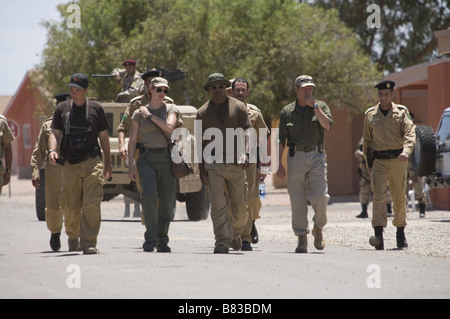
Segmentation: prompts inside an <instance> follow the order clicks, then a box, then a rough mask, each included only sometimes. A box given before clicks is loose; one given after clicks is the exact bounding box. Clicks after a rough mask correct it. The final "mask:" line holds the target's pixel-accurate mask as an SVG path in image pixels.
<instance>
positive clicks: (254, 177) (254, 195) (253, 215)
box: [231, 78, 270, 251]
mask: <svg viewBox="0 0 450 319" xmlns="http://www.w3.org/2000/svg"><path fill="white" fill-rule="evenodd" d="M249 92H250V90H249V84H248V82H247V81H246V80H245V79H242V78H237V79H235V80H234V81H233V83H232V85H231V96H233V97H235V98H236V99H238V100H239V101H241V102H243V103H244V104H245V105H246V106H247V112H248V116H249V119H250V124H251V126H252V127H253V128H254V129H255V130H256V138H257V141H256V142H257V144H256V145H254V146H255V147H254V149H250V152H254V154H255V156H256V155H257V146H259V141H260V129H261V130H266V132H267V136H268V139H269V140H268V142H267V145H268V146H269V147H270V132H269V129H268V128H267V125H266V123H265V122H264V118H263V116H262V114H261V111H260V110H259V109H258V108H257V107H256V106H254V105H252V104H249V103H247V96H248V94H249ZM267 155H269V156H270V150H267ZM268 164H270V163H264V166H267V165H268ZM259 166H260V165H259V163H253V162H250V166H249V167H248V168H247V169H246V170H245V174H246V181H247V185H248V195H247V213H248V220H247V225H246V226H245V229H244V232H243V233H242V250H243V251H251V250H253V249H252V246H251V244H250V243H252V242H253V243H255V244H256V242H257V241H256V240H253V236H252V235H251V233H252V229H254V232H256V226H255V221H256V220H257V219H259V218H261V217H260V216H259V211H260V209H261V206H262V203H261V200H260V198H259V189H258V185H259V181H260V180H262V181H264V180H265V178H266V176H267V172H260V168H259ZM255 241H256V242H255Z"/></svg>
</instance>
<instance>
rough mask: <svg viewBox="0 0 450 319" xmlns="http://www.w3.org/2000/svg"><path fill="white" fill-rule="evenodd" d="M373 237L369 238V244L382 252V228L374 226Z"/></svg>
mask: <svg viewBox="0 0 450 319" xmlns="http://www.w3.org/2000/svg"><path fill="white" fill-rule="evenodd" d="M374 229H375V236H372V237H370V239H369V244H370V245H371V246H374V247H375V249H376V250H384V241H383V226H375V227H374Z"/></svg>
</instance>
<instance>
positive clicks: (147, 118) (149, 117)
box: [145, 113, 153, 120]
mask: <svg viewBox="0 0 450 319" xmlns="http://www.w3.org/2000/svg"><path fill="white" fill-rule="evenodd" d="M152 117H153V114H152V113H150V114H149V116H147V117H146V118H145V119H146V120H150V119H151V118H152Z"/></svg>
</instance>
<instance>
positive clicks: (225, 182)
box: [204, 163, 248, 248]
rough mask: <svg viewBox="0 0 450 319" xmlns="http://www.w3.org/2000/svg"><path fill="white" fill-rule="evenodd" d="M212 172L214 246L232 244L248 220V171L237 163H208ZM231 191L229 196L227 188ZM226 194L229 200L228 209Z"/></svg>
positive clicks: (210, 185) (207, 165) (211, 192)
mask: <svg viewBox="0 0 450 319" xmlns="http://www.w3.org/2000/svg"><path fill="white" fill-rule="evenodd" d="M204 165H205V169H206V171H207V172H208V176H209V185H208V186H209V200H210V203H211V220H212V222H213V228H214V235H215V239H216V243H215V246H216V247H217V246H223V247H226V248H229V247H230V245H231V242H232V241H233V240H234V239H238V238H239V237H240V236H241V234H242V232H243V230H244V227H245V225H246V224H247V216H248V214H247V207H246V206H247V198H246V185H245V171H244V170H242V169H241V168H240V167H239V166H238V165H235V164H226V163H212V164H208V163H205V164H204ZM226 190H227V192H228V196H227V195H225V192H226ZM227 197H228V198H229V200H230V205H229V207H230V209H229V210H228V203H227Z"/></svg>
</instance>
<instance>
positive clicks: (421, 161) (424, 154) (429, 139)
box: [411, 126, 436, 176]
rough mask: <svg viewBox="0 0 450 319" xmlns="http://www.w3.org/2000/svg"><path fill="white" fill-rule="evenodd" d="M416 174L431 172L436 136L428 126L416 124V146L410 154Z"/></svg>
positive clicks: (434, 162)
mask: <svg viewBox="0 0 450 319" xmlns="http://www.w3.org/2000/svg"><path fill="white" fill-rule="evenodd" d="M411 164H412V168H413V170H414V172H415V174H416V176H429V175H431V174H433V172H434V169H435V165H436V138H435V135H434V132H433V129H432V128H431V127H430V126H416V146H415V148H414V151H413V153H412V154H411Z"/></svg>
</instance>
